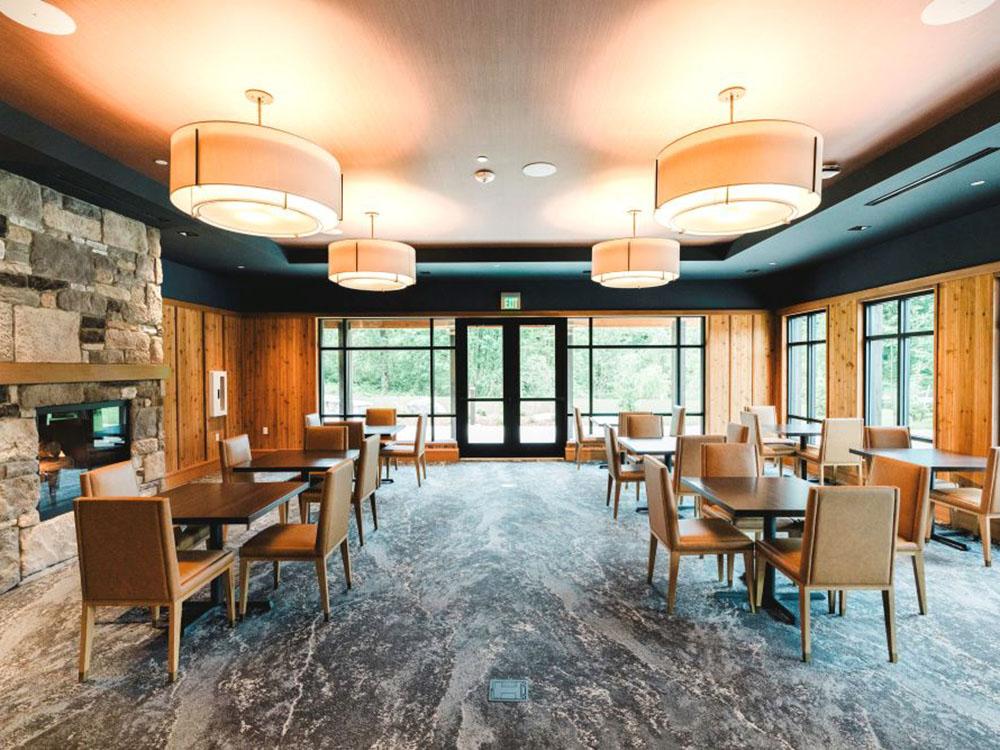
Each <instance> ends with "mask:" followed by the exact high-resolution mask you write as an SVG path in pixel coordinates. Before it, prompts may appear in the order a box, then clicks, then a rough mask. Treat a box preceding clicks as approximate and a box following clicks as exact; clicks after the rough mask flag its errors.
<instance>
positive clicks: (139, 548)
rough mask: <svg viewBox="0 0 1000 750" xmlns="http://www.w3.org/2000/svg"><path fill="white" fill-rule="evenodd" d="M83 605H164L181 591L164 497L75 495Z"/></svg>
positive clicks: (167, 502)
mask: <svg viewBox="0 0 1000 750" xmlns="http://www.w3.org/2000/svg"><path fill="white" fill-rule="evenodd" d="M73 513H74V515H75V520H76V542H77V554H78V555H79V559H80V585H81V587H82V589H83V599H84V601H91V602H115V601H121V602H130V603H135V602H147V601H148V602H165V601H170V600H171V599H174V598H175V596H176V595H177V594H179V592H180V582H179V579H180V576H179V573H178V570H177V550H176V547H175V546H174V531H173V522H172V519H171V516H170V502H169V501H168V500H167V499H166V498H164V497H78V498H77V499H76V500H74V501H73Z"/></svg>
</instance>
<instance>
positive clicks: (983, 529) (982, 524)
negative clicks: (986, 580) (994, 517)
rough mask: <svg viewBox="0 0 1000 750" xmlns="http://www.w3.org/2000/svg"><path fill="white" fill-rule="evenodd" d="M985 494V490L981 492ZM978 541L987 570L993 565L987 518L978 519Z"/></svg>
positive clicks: (988, 520)
mask: <svg viewBox="0 0 1000 750" xmlns="http://www.w3.org/2000/svg"><path fill="white" fill-rule="evenodd" d="M983 491H984V492H985V490H983ZM979 540H980V541H981V542H982V543H983V564H984V565H985V566H986V567H987V568H989V567H992V565H993V551H992V549H991V546H992V542H991V541H990V519H989V517H987V516H980V517H979Z"/></svg>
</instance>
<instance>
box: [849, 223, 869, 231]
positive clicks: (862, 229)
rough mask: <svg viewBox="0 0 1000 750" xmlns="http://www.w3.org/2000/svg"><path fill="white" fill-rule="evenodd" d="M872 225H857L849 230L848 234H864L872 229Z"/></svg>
mask: <svg viewBox="0 0 1000 750" xmlns="http://www.w3.org/2000/svg"><path fill="white" fill-rule="evenodd" d="M871 228H872V227H871V224H855V225H854V226H853V227H851V228H850V229H848V230H847V231H848V232H864V231H865V230H867V229H871Z"/></svg>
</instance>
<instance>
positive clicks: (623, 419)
mask: <svg viewBox="0 0 1000 750" xmlns="http://www.w3.org/2000/svg"><path fill="white" fill-rule="evenodd" d="M650 414H652V412H649V411H620V412H618V429H617V430H616V431H615V435H616V436H617V435H621V436H622V437H632V436H631V435H629V434H628V420H629V417H638V416H643V415H647V416H648V415H650Z"/></svg>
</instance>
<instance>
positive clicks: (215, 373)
mask: <svg viewBox="0 0 1000 750" xmlns="http://www.w3.org/2000/svg"><path fill="white" fill-rule="evenodd" d="M208 375H209V388H210V399H209V402H208V416H210V417H224V416H226V413H227V412H228V408H227V407H228V405H229V399H228V398H227V395H226V386H227V385H228V382H227V381H228V378H227V377H226V371H225V370H209V372H208Z"/></svg>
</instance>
